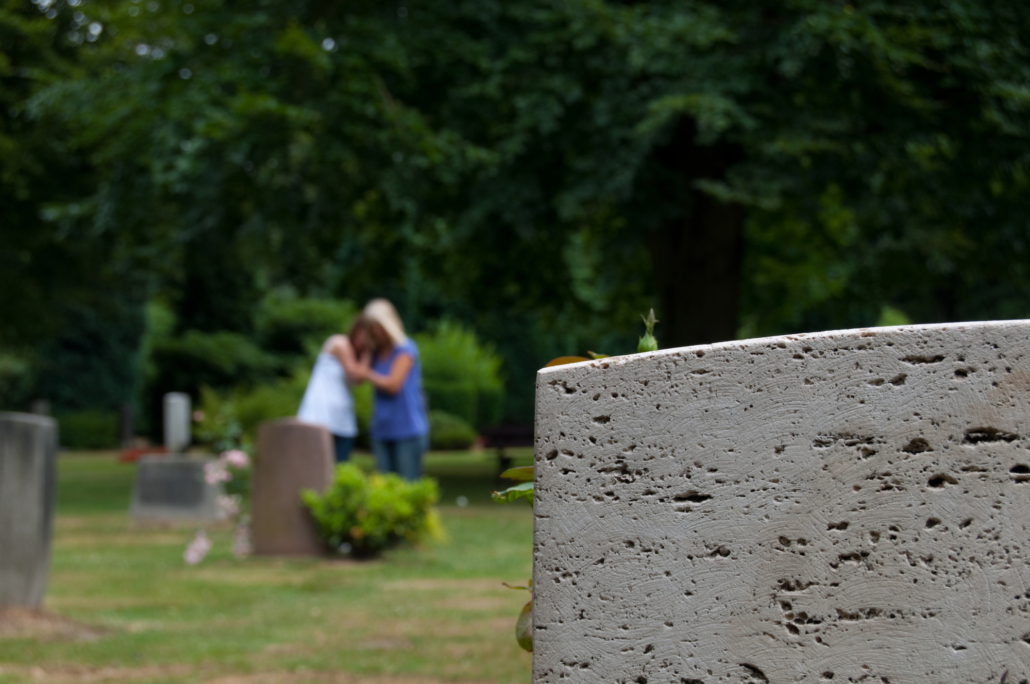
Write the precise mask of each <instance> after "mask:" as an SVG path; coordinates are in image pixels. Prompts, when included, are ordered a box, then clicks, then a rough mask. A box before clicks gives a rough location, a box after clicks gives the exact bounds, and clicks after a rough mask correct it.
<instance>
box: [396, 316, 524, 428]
mask: <svg viewBox="0 0 1030 684" xmlns="http://www.w3.org/2000/svg"><path fill="white" fill-rule="evenodd" d="M415 342H416V343H417V344H418V347H419V353H420V355H421V358H422V378H423V385H424V387H425V391H426V394H427V395H428V396H429V406H430V408H432V409H434V410H437V409H438V410H441V411H446V412H447V413H453V414H454V415H456V416H459V417H461V418H463V419H464V420H466V421H467V422H469V423H471V424H472V425H475V426H477V427H482V426H484V425H490V424H493V423H496V422H497V421H498V420H499V419H500V416H501V410H502V404H501V402H502V401H503V388H504V381H503V380H502V379H501V358H500V357H499V356H498V355H497V353H496V352H495V351H494V349H493V347H492V346H490V345H485V344H481V343H480V342H479V340H478V339H477V338H476V335H475V333H473V332H472V331H470V330H466V329H465V328H463V327H461V326H460V325H458V324H456V323H451V322H448V321H443V322H441V323H440V324H439V325H438V326H437V327H436V328H435V329H434V330H432V331H431V332H429V333H422V334H419V335H416V336H415Z"/></svg>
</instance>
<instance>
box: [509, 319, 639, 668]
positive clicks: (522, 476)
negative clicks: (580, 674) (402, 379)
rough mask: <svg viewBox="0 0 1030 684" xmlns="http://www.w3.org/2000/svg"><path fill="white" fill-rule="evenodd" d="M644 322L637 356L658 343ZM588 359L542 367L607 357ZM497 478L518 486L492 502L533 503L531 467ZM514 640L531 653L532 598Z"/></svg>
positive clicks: (573, 358) (572, 358)
mask: <svg viewBox="0 0 1030 684" xmlns="http://www.w3.org/2000/svg"><path fill="white" fill-rule="evenodd" d="M641 318H642V319H643V320H644V327H645V331H644V335H643V336H642V337H641V338H640V341H639V342H638V344H637V353H640V352H648V351H658V340H657V339H655V336H654V326H655V323H657V322H658V319H657V318H655V317H654V309H651V312H650V313H649V314H648V315H647V316H646V317H644V316H641ZM587 353H588V354H589V355H590V358H586V357H582V356H559V357H558V358H556V359H552V360H551V361H550V363H548V364H547V366H545V367H551V366H563V365H565V364H569V363H579V362H581V361H590V360H591V359H594V360H595V361H596V360H598V359H606V358H608V355H607V354H598V353H597V352H592V351H591V352H587ZM501 477H502V478H505V479H507V480H515V481H516V482H518V484H516V485H512V486H511V487H508V488H507V489H505V490H503V491H500V492H494V493H493V499H494V501H496V502H497V503H511V502H512V501H515V500H516V499H525V500H526V501H528V502H529V503H530V504H532V503H533V466H522V467H519V468H510V469H508V470H506V471H504V472H503V473H501ZM505 586H507V587H509V588H511V589H523V590H526V591H530V592H532V590H533V580H529V583H528V584H527V585H526V586H524V587H516V586H511V585H507V584H506V585H505ZM515 640H516V641H518V643H519V646H520V647H521V648H522V649H523V650H526V651H530V652H532V651H533V598H532V597H530V599H529V601H528V602H527V603H526V605H525V606H523V607H522V612H521V613H519V617H518V620H516V621H515Z"/></svg>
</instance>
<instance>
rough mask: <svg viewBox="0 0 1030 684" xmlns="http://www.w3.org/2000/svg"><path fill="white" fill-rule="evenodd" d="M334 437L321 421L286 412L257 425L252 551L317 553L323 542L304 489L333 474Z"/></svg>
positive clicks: (328, 479)
mask: <svg viewBox="0 0 1030 684" xmlns="http://www.w3.org/2000/svg"><path fill="white" fill-rule="evenodd" d="M333 463H334V458H333V441H332V436H331V435H330V434H329V431H328V430H326V429H325V428H324V427H323V426H321V425H314V424H312V423H305V422H302V421H299V420H296V419H295V418H284V419H282V420H277V421H274V422H271V423H263V424H262V425H261V426H260V427H259V428H258V439H257V458H256V459H255V463H254V491H253V497H252V498H251V518H252V523H251V529H252V531H253V539H254V553H255V554H259V555H272V556H319V555H323V554H324V553H325V547H324V545H323V544H322V542H321V541H320V540H319V538H318V535H317V534H316V533H315V527H314V523H313V521H312V520H311V515H310V514H309V513H308V511H307V508H305V507H304V504H303V502H302V501H301V498H300V494H301V492H302V491H304V490H305V489H312V490H314V491H316V492H321V491H323V490H324V489H325V488H326V487H327V486H328V485H329V483H330V482H331V481H332V477H333Z"/></svg>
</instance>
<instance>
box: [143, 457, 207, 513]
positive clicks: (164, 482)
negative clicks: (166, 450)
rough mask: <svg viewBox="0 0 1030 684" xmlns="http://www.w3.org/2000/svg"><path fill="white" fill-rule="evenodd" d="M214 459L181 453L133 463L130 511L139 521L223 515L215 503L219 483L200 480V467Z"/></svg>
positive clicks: (147, 458)
mask: <svg viewBox="0 0 1030 684" xmlns="http://www.w3.org/2000/svg"><path fill="white" fill-rule="evenodd" d="M214 460H215V459H213V458H211V457H207V456H185V455H181V454H167V455H147V456H142V457H140V459H139V460H138V461H137V462H136V480H135V484H134V486H133V489H132V503H131V513H132V517H133V519H135V520H138V521H141V522H161V521H169V522H176V521H197V522H204V521H216V520H222V519H224V517H225V513H224V511H222V509H221V508H220V507H219V505H218V497H219V496H220V495H222V494H224V492H225V489H224V487H223V486H222V483H220V482H218V483H214V484H210V483H208V482H207V481H206V480H205V479H204V466H205V465H206V464H208V463H211V462H213V461H214Z"/></svg>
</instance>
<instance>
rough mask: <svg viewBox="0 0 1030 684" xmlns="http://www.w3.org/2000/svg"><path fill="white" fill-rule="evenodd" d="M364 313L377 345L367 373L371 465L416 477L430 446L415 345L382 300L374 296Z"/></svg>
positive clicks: (420, 474) (404, 475) (405, 476)
mask: <svg viewBox="0 0 1030 684" xmlns="http://www.w3.org/2000/svg"><path fill="white" fill-rule="evenodd" d="M364 317H365V320H367V321H368V323H369V333H370V334H371V336H372V339H373V340H374V341H375V344H376V353H375V356H373V358H372V368H371V370H370V371H369V373H368V380H369V382H371V383H372V385H374V386H375V390H376V393H375V405H374V411H373V414H372V426H371V437H372V451H373V453H375V457H376V468H377V469H378V470H379V471H380V472H386V473H397V474H398V475H400V476H401V477H403V478H404V479H406V480H417V479H418V478H420V477H421V476H422V454H423V453H424V452H425V451H426V449H427V448H428V446H429V419H428V418H427V417H426V404H425V399H424V398H423V396H422V367H421V363H420V362H419V356H418V347H416V346H415V343H414V342H412V341H411V340H410V339H409V338H408V337H407V336H406V335H405V334H404V324H403V323H401V319H400V316H398V315H397V310H396V309H394V308H393V304H391V303H390V302H388V301H387V300H385V299H373V300H372V301H371V302H369V303H368V305H367V306H366V307H365V311H364Z"/></svg>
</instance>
